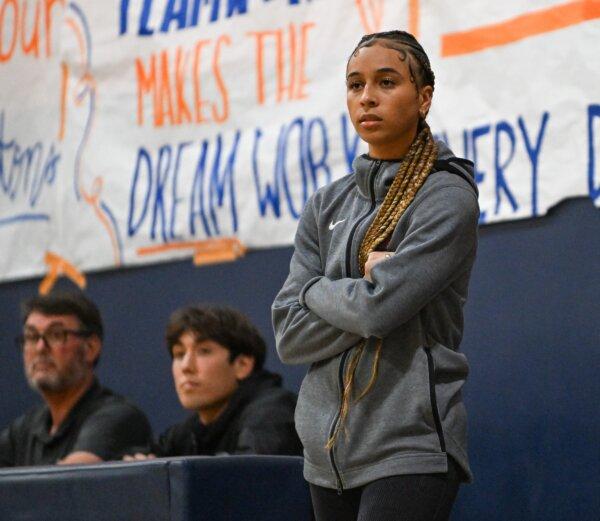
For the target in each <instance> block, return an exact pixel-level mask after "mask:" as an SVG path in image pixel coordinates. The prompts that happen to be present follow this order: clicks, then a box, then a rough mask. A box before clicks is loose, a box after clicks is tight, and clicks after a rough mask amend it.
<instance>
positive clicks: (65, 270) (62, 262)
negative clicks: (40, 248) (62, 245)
mask: <svg viewBox="0 0 600 521" xmlns="http://www.w3.org/2000/svg"><path fill="white" fill-rule="evenodd" d="M44 263H45V264H46V265H47V266H48V272H47V273H46V276H45V277H44V279H43V280H42V281H41V282H40V285H39V289H38V291H39V294H40V295H47V294H48V293H49V292H50V291H51V290H52V288H53V287H54V284H56V280H57V279H58V277H60V276H61V275H66V276H67V277H68V278H69V279H71V280H72V281H73V282H74V283H75V284H77V285H78V286H79V287H80V288H81V289H84V288H85V286H86V284H87V281H86V278H85V275H84V274H83V273H81V272H80V271H79V270H78V269H77V268H76V267H75V266H74V265H73V264H71V263H70V262H69V261H68V260H67V259H65V258H64V257H61V256H60V255H57V254H56V253H53V252H51V251H47V252H46V255H45V256H44Z"/></svg>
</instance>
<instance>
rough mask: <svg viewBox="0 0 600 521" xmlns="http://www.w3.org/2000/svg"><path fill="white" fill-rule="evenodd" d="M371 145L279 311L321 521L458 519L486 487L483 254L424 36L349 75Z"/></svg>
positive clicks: (363, 52) (302, 249)
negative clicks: (474, 394)
mask: <svg viewBox="0 0 600 521" xmlns="http://www.w3.org/2000/svg"><path fill="white" fill-rule="evenodd" d="M346 85H347V105H348V112H349V114H350V118H351V120H352V123H353V125H354V127H355V129H356V131H357V132H358V134H359V135H360V137H361V138H362V139H363V140H364V141H366V142H367V143H368V146H369V153H368V155H363V156H360V157H357V158H356V159H355V161H354V163H353V170H354V172H353V173H352V174H350V175H348V176H346V177H344V178H342V179H340V180H338V181H336V182H334V183H332V184H330V185H328V186H326V187H324V188H322V189H321V190H319V191H317V192H316V193H315V194H314V196H313V197H312V198H311V199H310V200H309V201H308V202H307V204H306V207H305V209H304V212H303V215H302V218H301V220H300V223H299V226H298V231H297V234H296V241H295V252H294V255H293V258H292V261H291V265H290V274H289V276H288V278H287V280H286V282H285V284H284V286H283V288H282V289H281V291H280V292H279V294H278V295H277V297H276V299H275V302H274V303H273V323H274V329H275V335H276V340H277V349H278V352H279V355H280V357H281V359H282V360H283V362H285V363H302V364H304V363H307V364H310V368H309V370H308V373H307V375H306V377H305V379H304V381H303V383H302V387H301V390H300V395H299V398H298V405H297V409H296V429H297V430H298V434H299V436H300V439H301V441H302V443H303V445H304V455H305V466H304V475H305V477H306V479H307V480H308V482H309V483H310V488H311V494H312V498H313V505H314V508H315V514H316V518H317V521H322V520H335V521H345V520H356V519H359V520H369V521H372V520H388V519H389V520H395V521H396V520H399V519H401V520H411V521H413V520H427V521H429V520H442V519H447V518H448V516H449V514H450V509H451V507H452V503H453V501H454V498H455V496H456V493H457V491H458V486H459V483H460V481H462V480H468V479H470V476H471V473H470V470H469V465H468V459H467V454H466V415H465V410H464V406H463V403H462V398H461V388H462V386H463V384H464V382H465V379H466V377H467V374H468V365H467V361H466V359H465V356H464V355H463V354H461V353H459V352H458V347H459V344H460V340H461V337H462V330H463V313H462V307H463V305H464V303H465V300H466V296H467V288H468V283H469V276H470V272H471V268H472V266H473V262H474V260H475V252H476V248H477V223H478V217H479V208H478V204H477V188H476V185H475V183H474V181H473V176H472V168H471V166H472V165H471V164H469V162H467V161H465V160H461V159H458V158H455V157H454V155H453V154H452V152H451V151H450V150H449V149H448V147H446V146H445V145H444V144H443V143H442V142H439V141H436V140H434V138H433V136H432V134H431V131H430V129H429V126H428V125H427V123H426V122H425V118H426V116H427V112H428V111H429V107H430V105H431V101H432V96H433V90H434V74H433V72H432V70H431V66H430V63H429V59H428V57H427V55H426V54H425V51H424V50H423V48H422V47H421V45H420V44H419V43H418V42H417V40H416V39H415V38H414V37H413V36H412V35H410V34H409V33H406V32H403V31H391V32H385V33H377V34H372V35H368V36H365V37H363V39H362V40H361V41H360V43H359V44H358V46H357V48H356V49H355V51H354V52H353V53H352V55H351V57H350V59H349V61H348V65H347V71H346Z"/></svg>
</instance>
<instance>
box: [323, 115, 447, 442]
mask: <svg viewBox="0 0 600 521" xmlns="http://www.w3.org/2000/svg"><path fill="white" fill-rule="evenodd" d="M419 128H420V131H419V133H418V135H417V137H416V139H415V140H414V141H413V143H412V145H411V146H410V148H409V150H408V153H407V154H406V156H405V158H404V159H403V160H402V162H401V163H400V168H399V170H398V173H397V174H396V177H394V181H393V182H392V184H391V185H390V188H389V190H388V191H387V194H386V195H385V198H384V200H383V202H382V203H381V207H380V208H379V211H378V212H377V215H376V216H375V219H374V220H373V222H372V223H371V226H369V229H368V230H367V233H366V234H365V237H364V239H363V241H362V244H361V246H360V250H359V253H358V260H359V266H360V272H361V274H363V275H364V273H365V264H366V262H367V259H368V257H369V254H370V253H371V252H373V251H376V249H377V246H379V245H380V244H382V243H384V242H385V241H387V240H388V239H389V237H390V236H391V234H392V233H393V231H394V229H395V228H396V225H397V224H398V221H399V220H400V217H402V214H403V213H404V212H405V211H406V209H407V208H408V206H409V205H410V203H412V201H413V199H414V198H415V196H416V195H417V192H418V191H419V189H420V188H421V186H423V183H424V182H425V180H426V179H427V176H428V175H429V174H430V173H431V170H432V168H433V164H434V163H435V161H436V159H437V155H438V147H437V144H436V142H435V140H434V139H433V135H432V134H431V129H430V128H429V125H427V123H425V121H423V120H421V125H420V127H419ZM366 346H367V342H366V341H365V340H363V341H362V342H361V344H360V345H359V346H358V347H356V348H355V350H354V353H353V354H352V358H351V359H350V363H349V364H348V368H347V371H346V374H345V375H344V388H343V389H342V401H341V405H340V410H339V418H338V422H337V425H336V427H335V430H334V431H333V434H332V435H331V437H330V438H329V440H327V445H326V448H327V449H332V448H333V446H334V445H335V443H336V440H337V438H338V435H339V433H340V431H341V430H342V429H344V424H345V422H346V417H347V416H348V412H349V410H350V400H351V396H352V390H353V387H354V380H355V376H356V369H357V367H358V364H359V362H360V360H361V358H362V356H363V353H364V351H365V348H366ZM381 346H382V340H381V339H377V346H376V348H375V356H374V358H373V365H372V369H371V377H370V378H369V382H368V383H367V385H366V387H365V388H364V389H363V391H362V392H361V393H360V394H359V395H358V397H357V398H356V400H355V402H358V401H359V400H361V399H362V398H363V397H364V396H365V395H366V394H367V393H368V392H369V391H370V390H371V388H372V387H373V385H374V384H375V380H376V379H377V370H378V368H379V358H380V356H381Z"/></svg>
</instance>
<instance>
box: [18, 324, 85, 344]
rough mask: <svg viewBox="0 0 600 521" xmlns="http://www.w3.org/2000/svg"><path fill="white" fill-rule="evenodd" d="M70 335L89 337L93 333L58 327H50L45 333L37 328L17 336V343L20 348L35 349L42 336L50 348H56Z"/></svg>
mask: <svg viewBox="0 0 600 521" xmlns="http://www.w3.org/2000/svg"><path fill="white" fill-rule="evenodd" d="M69 335H74V336H79V337H82V338H87V337H89V336H90V335H91V333H90V332H89V331H83V330H77V329H63V328H58V327H53V328H50V329H48V331H46V332H44V333H38V332H37V331H35V330H31V331H25V332H24V333H23V334H22V335H19V336H18V337H17V338H15V344H16V345H17V347H18V348H19V349H33V348H34V347H35V346H37V344H38V342H39V341H40V338H43V339H44V344H46V345H47V346H48V347H50V348H56V347H60V346H62V345H63V344H64V343H65V342H66V341H67V337H68V336H69Z"/></svg>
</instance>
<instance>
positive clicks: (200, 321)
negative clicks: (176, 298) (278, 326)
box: [166, 305, 267, 371]
mask: <svg viewBox="0 0 600 521" xmlns="http://www.w3.org/2000/svg"><path fill="white" fill-rule="evenodd" d="M186 332H191V333H193V334H194V335H196V339H197V340H198V341H202V340H212V341H213V342H217V343H219V344H221V345H222V346H223V347H224V348H226V349H227V350H228V351H229V361H230V362H233V360H235V358H236V357H237V356H238V355H241V354H243V355H248V356H251V357H253V358H254V371H258V370H260V369H262V366H263V364H264V362H265V357H266V351H267V348H266V345H265V341H264V339H263V338H262V336H261V335H260V333H259V332H258V329H256V327H255V326H254V325H253V324H252V323H251V322H250V320H248V317H246V316H245V315H244V314H243V313H240V312H239V311H237V310H235V309H232V308H228V307H216V306H207V305H199V306H189V307H184V308H181V309H178V310H177V311H175V312H174V313H173V314H172V315H171V317H170V318H169V323H168V324H167V332H166V341H167V347H168V349H169V354H170V355H171V356H173V346H174V345H175V344H177V343H178V342H179V339H180V338H181V335H183V334H184V333H186Z"/></svg>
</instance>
